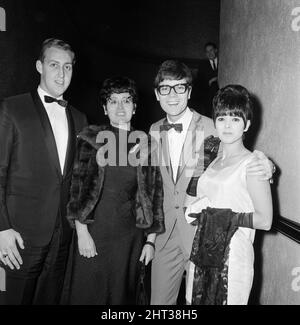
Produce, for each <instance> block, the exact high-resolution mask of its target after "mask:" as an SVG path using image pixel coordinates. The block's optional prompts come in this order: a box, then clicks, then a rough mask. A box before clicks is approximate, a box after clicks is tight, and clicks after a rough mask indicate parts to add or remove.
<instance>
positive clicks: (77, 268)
mask: <svg viewBox="0 0 300 325" xmlns="http://www.w3.org/2000/svg"><path fill="white" fill-rule="evenodd" d="M113 131H114V132H115V134H116V135H118V134H119V132H120V133H121V134H120V135H121V137H123V136H127V137H128V132H126V131H123V130H118V129H115V128H113ZM116 138H117V146H116V147H117V154H116V157H117V161H118V160H119V154H118V153H119V149H120V148H119V141H118V137H116ZM131 146H132V145H131V144H128V146H127V150H126V148H121V150H123V151H125V150H126V151H127V152H128V151H129V150H130V148H131ZM124 147H125V146H124ZM136 191H137V173H136V167H132V166H120V165H119V163H117V166H109V165H107V166H106V167H105V177H104V184H103V190H102V194H101V196H100V199H99V201H98V203H97V206H96V208H95V215H94V222H93V223H92V224H89V225H88V230H89V232H90V234H91V236H92V238H93V240H94V242H95V245H96V250H97V253H98V255H96V256H95V257H91V258H86V257H83V256H80V255H79V252H78V245H77V237H76V236H75V238H76V239H75V245H74V250H75V252H74V260H73V270H72V278H71V287H70V300H69V303H70V304H77V305H124V304H135V290H136V284H137V277H138V261H139V257H140V255H141V251H142V246H143V231H142V230H141V229H138V228H136V225H135V224H136V220H135V216H134V214H133V209H134V202H135V194H136Z"/></svg>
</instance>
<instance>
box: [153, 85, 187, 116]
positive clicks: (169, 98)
mask: <svg viewBox="0 0 300 325" xmlns="http://www.w3.org/2000/svg"><path fill="white" fill-rule="evenodd" d="M186 83H187V81H186V79H180V80H169V79H166V80H163V81H161V82H160V83H159V85H158V88H159V87H161V86H175V85H178V84H186ZM158 88H157V89H155V96H156V99H157V100H158V101H159V103H160V106H161V108H162V109H163V110H164V111H165V112H166V113H167V116H168V118H169V119H170V120H171V121H173V122H176V121H177V120H178V119H179V118H180V117H181V116H183V114H184V112H185V110H186V108H187V105H188V100H189V99H190V96H191V91H192V88H191V87H190V86H189V87H188V88H187V90H186V91H185V93H183V94H178V93H176V92H175V90H174V88H172V89H171V91H170V93H169V94H168V95H161V94H160V93H159V91H158Z"/></svg>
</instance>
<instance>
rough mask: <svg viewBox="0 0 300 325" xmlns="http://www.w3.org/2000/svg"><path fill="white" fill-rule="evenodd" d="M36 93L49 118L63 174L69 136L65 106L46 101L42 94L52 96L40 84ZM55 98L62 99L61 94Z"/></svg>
mask: <svg viewBox="0 0 300 325" xmlns="http://www.w3.org/2000/svg"><path fill="white" fill-rule="evenodd" d="M38 94H39V96H40V98H41V101H42V103H43V105H44V107H45V109H46V112H47V115H48V117H49V120H50V124H51V127H52V131H53V134H54V138H55V143H56V148H57V153H58V158H59V163H60V168H61V173H62V174H63V171H64V166H65V159H66V154H67V147H68V138H69V128H68V119H67V114H66V109H65V107H62V106H61V105H59V104H58V103H56V102H53V103H46V102H45V99H44V96H50V97H53V96H51V95H49V94H48V93H47V92H45V91H44V90H43V89H42V88H41V87H40V86H39V87H38ZM57 99H62V96H61V97H59V98H57Z"/></svg>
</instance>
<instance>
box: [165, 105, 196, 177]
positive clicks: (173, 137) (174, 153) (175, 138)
mask: <svg viewBox="0 0 300 325" xmlns="http://www.w3.org/2000/svg"><path fill="white" fill-rule="evenodd" d="M192 118H193V112H192V111H191V110H190V109H189V108H187V109H186V111H185V113H184V115H183V116H182V117H181V118H180V119H179V120H178V121H176V122H172V121H170V120H169V119H168V117H167V119H168V122H169V123H176V124H177V123H182V132H177V131H176V130H175V129H174V128H172V129H170V130H169V131H168V144H169V153H170V160H171V165H172V170H173V180H174V182H176V177H177V171H178V167H179V162H180V155H181V151H182V147H183V144H184V141H185V138H186V135H187V130H188V128H189V125H190V123H191V120H192Z"/></svg>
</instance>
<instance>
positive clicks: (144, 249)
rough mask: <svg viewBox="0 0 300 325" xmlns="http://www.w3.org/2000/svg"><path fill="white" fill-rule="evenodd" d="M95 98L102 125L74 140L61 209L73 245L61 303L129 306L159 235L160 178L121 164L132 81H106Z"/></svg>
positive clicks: (127, 146)
mask: <svg viewBox="0 0 300 325" xmlns="http://www.w3.org/2000/svg"><path fill="white" fill-rule="evenodd" d="M100 99H101V103H102V107H103V109H104V113H105V115H107V116H108V118H109V122H110V123H109V125H100V126H96V125H90V126H88V127H86V128H85V129H83V130H82V132H81V133H80V134H79V135H78V151H77V158H76V160H75V165H74V171H73V178H72V186H71V199H70V201H69V204H68V219H69V220H70V222H71V224H72V225H75V227H76V239H77V240H76V241H77V243H76V244H75V245H74V246H75V247H74V255H73V259H72V272H71V281H70V290H69V301H68V303H69V304H80V305H83V304H84V305H86V304H88V305H124V304H135V301H136V300H135V299H136V297H135V294H136V292H135V290H136V286H137V277H138V265H139V261H143V260H145V264H146V265H147V264H148V263H149V262H150V261H151V260H152V258H153V256H154V250H155V238H156V234H157V233H161V232H163V231H164V217H163V210H162V201H163V193H162V184H161V176H160V172H159V168H157V167H155V166H151V165H148V166H147V164H144V166H142V165H140V164H139V165H132V164H130V162H129V159H128V160H127V157H129V154H130V152H131V151H132V150H133V149H134V146H135V144H134V143H131V141H130V139H129V138H130V136H131V134H132V132H134V130H133V128H132V126H131V118H132V116H133V115H134V114H135V109H136V103H137V90H136V85H135V82H134V81H133V80H131V79H129V78H126V77H116V78H110V79H107V80H105V81H104V83H103V86H102V89H101V91H100ZM106 136H107V139H109V140H111V139H113V140H114V141H112V142H111V143H110V145H109V147H106V148H108V150H107V155H108V157H111V160H109V159H108V160H107V164H106V165H105V166H104V165H103V161H104V160H105V159H104V158H105V157H104V156H102V158H101V157H100V156H101V150H102V149H104V147H105V145H106V146H107V144H105V143H104V142H101V140H100V138H102V140H103V138H105V137H106ZM111 137H112V138H111ZM145 143H146V146H148V138H147V139H146V142H144V144H145ZM151 149H153V148H151ZM150 151H151V150H150V149H149V151H146V152H149V153H150ZM148 158H149V157H147V159H148ZM124 159H125V160H124ZM74 243H75V242H74Z"/></svg>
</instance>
